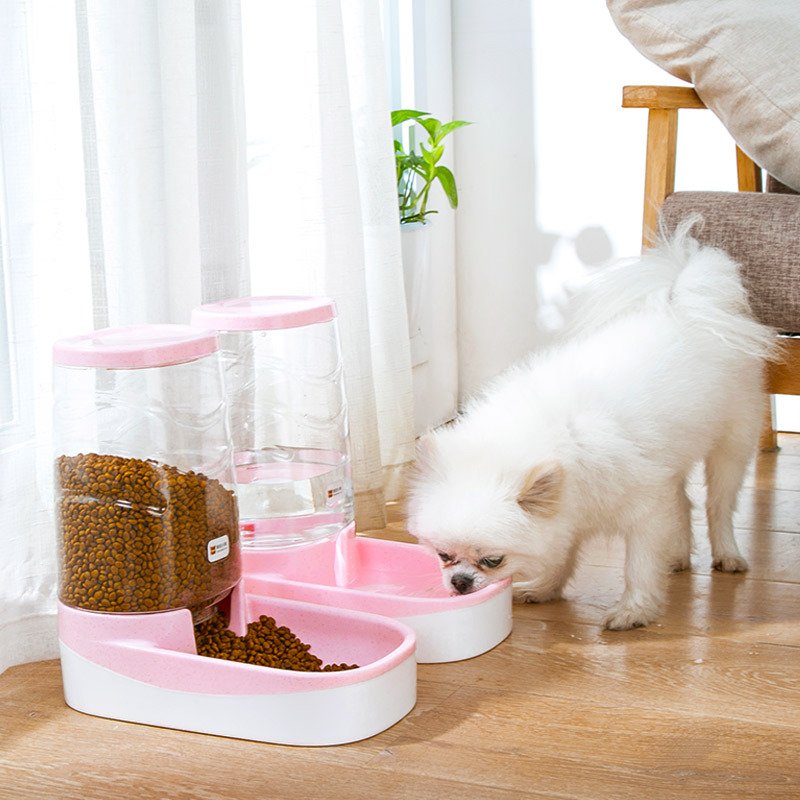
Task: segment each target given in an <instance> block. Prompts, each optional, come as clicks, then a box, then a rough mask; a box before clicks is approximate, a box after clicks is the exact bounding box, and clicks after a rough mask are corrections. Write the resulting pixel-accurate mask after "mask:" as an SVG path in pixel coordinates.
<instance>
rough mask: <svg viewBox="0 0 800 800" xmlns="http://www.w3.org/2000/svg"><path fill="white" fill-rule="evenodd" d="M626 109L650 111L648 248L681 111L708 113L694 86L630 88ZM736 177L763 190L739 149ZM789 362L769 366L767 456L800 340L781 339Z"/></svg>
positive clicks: (796, 384)
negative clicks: (777, 401)
mask: <svg viewBox="0 0 800 800" xmlns="http://www.w3.org/2000/svg"><path fill="white" fill-rule="evenodd" d="M622 107H623V108H646V109H648V117H647V156H646V162H645V178H644V213H643V218H642V247H643V248H647V247H650V246H651V245H652V244H653V239H654V236H655V232H656V231H657V230H658V214H659V211H660V210H661V206H662V205H663V203H664V200H666V198H667V195H669V194H671V193H672V192H673V191H675V161H676V145H677V141H678V111H679V109H682V108H705V107H706V106H705V104H704V103H703V101H702V100H701V99H700V97H699V96H698V94H697V92H695V90H694V89H692V88H690V87H688V86H625V87H623V90H622ZM736 172H737V177H738V183H739V191H740V192H760V191H761V190H762V183H761V168H760V167H759V166H758V165H757V164H755V163H754V162H753V161H752V159H750V158H749V157H748V156H747V155H746V154H745V153H743V152H742V151H741V150H740V149H739V147H738V146H737V147H736ZM781 339H782V342H783V345H784V359H783V361H782V362H780V363H777V364H769V365H768V366H767V381H766V382H767V391H768V392H769V398H768V402H767V408H766V409H765V412H764V425H763V427H762V430H761V439H760V442H759V444H760V447H761V449H762V451H773V450H777V449H778V437H777V432H776V430H775V397H774V396H775V395H776V394H792V395H800V338H792V337H781Z"/></svg>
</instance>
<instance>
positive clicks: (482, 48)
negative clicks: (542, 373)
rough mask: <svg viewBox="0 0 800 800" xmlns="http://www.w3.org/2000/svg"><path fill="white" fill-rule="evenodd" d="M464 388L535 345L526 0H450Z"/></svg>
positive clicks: (540, 255) (538, 239) (541, 244)
mask: <svg viewBox="0 0 800 800" xmlns="http://www.w3.org/2000/svg"><path fill="white" fill-rule="evenodd" d="M452 44H453V73H454V81H453V87H454V101H455V106H454V112H455V115H456V116H457V117H458V118H460V119H467V120H471V121H473V122H474V123H475V124H474V125H473V126H472V127H470V128H467V129H464V130H463V131H460V133H461V134H462V135H461V136H460V139H459V143H458V149H457V151H456V162H455V166H456V173H455V174H456V178H457V180H458V183H459V190H460V193H461V198H460V204H459V208H458V212H457V216H456V259H457V285H458V334H459V341H458V346H459V377H460V384H461V387H460V388H461V394H462V397H463V396H464V395H467V394H469V393H470V392H472V391H473V390H474V389H476V388H477V387H478V386H479V385H480V384H481V383H482V382H483V381H484V380H485V379H486V378H488V377H491V376H492V375H493V374H495V373H496V372H498V371H499V370H500V369H502V368H503V367H504V366H506V364H508V363H510V362H511V361H513V360H514V359H516V358H518V357H520V356H522V355H523V354H524V353H525V352H526V351H527V350H529V349H531V348H532V347H534V346H535V345H536V344H537V343H538V342H539V341H540V338H541V336H540V333H541V332H540V327H539V305H540V301H539V292H538V289H537V286H536V270H537V268H538V267H539V266H540V265H541V264H543V263H545V261H546V257H547V250H548V243H547V241H546V240H545V239H543V238H542V236H541V233H542V231H541V228H540V226H539V225H538V223H537V197H536V183H535V179H536V167H535V158H536V154H535V151H534V147H533V145H534V103H533V49H532V40H531V9H530V3H529V1H528V0H504V2H502V3H487V2H484V0H457V2H454V3H453V43H452Z"/></svg>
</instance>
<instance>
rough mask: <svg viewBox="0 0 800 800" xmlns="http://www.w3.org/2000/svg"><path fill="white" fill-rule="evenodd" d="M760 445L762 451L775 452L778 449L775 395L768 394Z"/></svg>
mask: <svg viewBox="0 0 800 800" xmlns="http://www.w3.org/2000/svg"><path fill="white" fill-rule="evenodd" d="M758 447H759V450H761V452H762V453H774V452H775V451H776V450H777V449H778V433H777V431H776V430H775V395H774V394H768V395H767V402H766V403H765V404H764V422H763V423H762V426H761V437H760V438H759V440H758Z"/></svg>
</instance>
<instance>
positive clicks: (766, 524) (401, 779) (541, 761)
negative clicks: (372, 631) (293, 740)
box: [0, 435, 800, 800]
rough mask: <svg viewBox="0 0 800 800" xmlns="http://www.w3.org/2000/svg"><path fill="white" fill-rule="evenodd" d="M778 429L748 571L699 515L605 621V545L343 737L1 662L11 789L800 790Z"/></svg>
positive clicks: (739, 520) (792, 588)
mask: <svg viewBox="0 0 800 800" xmlns="http://www.w3.org/2000/svg"><path fill="white" fill-rule="evenodd" d="M781 445H782V450H781V452H780V453H778V454H777V455H776V454H770V455H764V456H761V457H760V458H759V460H758V462H757V464H756V465H754V468H753V469H751V471H750V473H749V474H748V479H747V487H746V489H745V491H744V494H743V497H742V501H741V503H740V510H739V512H738V514H737V517H736V524H737V536H738V540H739V543H740V546H741V548H742V550H743V552H744V553H745V555H746V556H747V558H748V559H749V560H750V564H751V567H752V569H751V571H750V572H749V573H748V574H747V575H721V574H715V575H711V574H710V570H709V554H708V547H707V545H706V543H705V541H704V527H703V524H702V514H701V513H700V512H699V511H698V512H697V513H696V521H697V523H698V524H697V526H696V530H697V534H699V535H697V536H696V539H697V554H696V556H695V558H694V567H693V570H692V572H691V573H685V574H681V575H675V576H673V577H672V578H671V591H670V605H669V610H668V613H667V614H666V615H665V617H664V619H663V620H662V622H661V623H660V624H658V625H654V626H652V627H650V628H647V629H643V630H637V631H629V632H620V633H609V632H603V631H602V630H601V629H600V626H599V624H598V622H599V620H600V619H601V618H602V616H603V612H604V610H605V609H606V608H607V607H608V606H609V605H610V604H611V602H612V601H613V600H614V598H615V597H616V596H617V594H618V593H619V591H620V587H621V571H620V560H621V554H620V551H619V549H618V548H614V547H609V548H606V547H605V546H600V547H596V548H594V549H593V550H592V551H591V552H589V553H587V556H586V559H585V563H584V565H583V566H582V567H581V569H580V571H579V573H578V575H577V577H576V579H575V581H574V582H573V584H572V585H571V587H570V589H569V591H568V593H567V594H568V600H567V601H565V602H559V603H553V604H548V605H542V606H521V607H515V612H514V631H513V633H512V634H511V636H510V637H509V638H508V639H507V640H506V641H505V642H503V643H502V644H501V645H500V646H498V647H497V648H495V650H493V651H492V652H490V653H488V654H486V655H483V656H481V657H479V658H475V659H472V660H470V661H465V662H461V663H456V664H441V665H428V666H425V665H421V666H420V667H419V699H418V702H417V705H416V708H415V709H414V710H413V711H412V712H411V713H410V714H409V715H408V716H407V717H406V718H405V719H404V720H402V721H401V722H400V723H398V724H397V725H395V726H394V727H393V728H391V729H390V730H388V731H386V732H385V733H383V734H381V735H379V736H376V737H374V738H372V739H369V740H367V741H364V742H360V743H357V744H353V745H348V746H344V747H332V748H291V747H278V746H271V745H265V744H257V743H252V742H243V741H236V740H232V739H224V738H217V737H212V736H201V735H197V734H191V733H183V732H178V731H169V730H160V729H156V728H149V727H145V726H140V725H131V724H126V723H122V722H114V721H111V720H106V719H97V718H93V717H88V716H84V715H82V714H78V713H77V712H74V711H72V710H70V709H68V708H66V707H65V706H64V703H63V699H62V696H61V686H60V676H59V671H58V664H57V662H46V663H39V664H33V665H27V666H23V667H17V668H15V669H12V670H9V671H8V672H6V673H5V674H4V675H3V676H2V677H0V798H3V799H4V800H5V798H14V799H15V800H16V798H37V799H38V798H47V800H72V799H73V798H74V799H75V800H94V799H95V798H104V799H105V798H136V799H137V800H139V799H144V798H164V799H165V800H167V799H168V800H184V799H185V800H217V799H218V798H219V800H236V799H237V798H242V800H244V799H245V798H246V799H247V800H249V799H250V798H253V799H254V800H255V799H256V798H258V799H259V800H263V799H265V798H285V799H286V800H293V798H298V800H299V799H300V798H302V800H310V799H311V798H314V799H315V800H316V799H317V798H342V799H343V800H344V799H345V798H346V799H347V800H361V799H362V798H363V800H377V799H378V798H384V797H385V798H393V799H394V798H437V800H447V799H448V798H459V800H461V799H463V798H467V799H471V798H479V799H480V800H483V798H487V800H488V799H493V798H522V797H554V798H555V797H558V798H587V800H599V799H600V798H614V799H615V800H620V799H621V798H645V800H655V798H703V800H712V799H713V798H725V800H732V799H735V798H751V797H752V798H800V436H788V435H787V436H782V437H781ZM693 490H694V492H695V498H696V499H697V500H701V499H702V494H703V491H702V486H701V485H700V484H699V483H697V484H696V485H695V486H693ZM395 513H396V512H395ZM380 535H383V536H388V537H393V538H394V537H398V538H402V537H403V530H402V520H401V519H399V517H396V518H395V519H394V520H393V521H392V522H391V524H390V526H389V529H388V530H387V531H384V532H382V533H381V534H380Z"/></svg>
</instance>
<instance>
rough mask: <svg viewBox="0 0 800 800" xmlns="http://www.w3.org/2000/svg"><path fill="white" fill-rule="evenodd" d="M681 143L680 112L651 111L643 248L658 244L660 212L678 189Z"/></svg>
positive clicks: (672, 110)
mask: <svg viewBox="0 0 800 800" xmlns="http://www.w3.org/2000/svg"><path fill="white" fill-rule="evenodd" d="M677 142H678V109H677V108H651V109H650V111H649V113H648V116H647V160H646V161H645V175H644V215H643V219H642V247H643V248H645V249H646V248H648V247H651V246H652V245H653V243H654V242H655V238H656V234H657V233H658V212H659V211H660V210H661V206H662V205H663V203H664V200H665V199H666V197H667V195H668V194H671V193H672V192H673V191H674V190H675V152H676V151H675V148H676V145H677Z"/></svg>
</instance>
